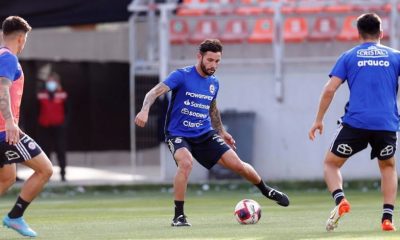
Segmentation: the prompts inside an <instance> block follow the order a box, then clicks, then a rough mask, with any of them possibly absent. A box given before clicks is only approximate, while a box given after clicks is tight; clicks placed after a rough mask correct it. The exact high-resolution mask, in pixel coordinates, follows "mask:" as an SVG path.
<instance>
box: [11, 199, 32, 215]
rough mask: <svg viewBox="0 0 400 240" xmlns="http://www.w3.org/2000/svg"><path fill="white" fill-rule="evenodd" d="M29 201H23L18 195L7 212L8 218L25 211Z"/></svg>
mask: <svg viewBox="0 0 400 240" xmlns="http://www.w3.org/2000/svg"><path fill="white" fill-rule="evenodd" d="M28 205H29V202H27V201H25V200H24V199H22V198H21V197H18V199H17V202H16V203H15V205H14V207H13V208H12V209H11V211H10V212H9V213H8V217H9V218H19V217H22V215H23V214H24V212H25V209H26V208H27V207H28Z"/></svg>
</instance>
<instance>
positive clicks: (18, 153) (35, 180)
mask: <svg viewBox="0 0 400 240" xmlns="http://www.w3.org/2000/svg"><path fill="white" fill-rule="evenodd" d="M2 147H7V148H8V150H7V151H6V157H7V158H9V159H11V160H12V161H15V162H20V163H23V164H24V165H26V166H27V167H29V168H31V169H32V170H33V171H34V173H33V174H32V175H31V176H30V177H29V178H28V179H27V180H26V181H25V183H24V185H23V186H22V188H21V193H20V195H19V196H18V199H17V201H16V203H15V205H14V207H13V208H12V209H11V211H10V212H9V213H8V214H7V215H6V216H5V217H4V218H3V225H4V226H6V227H9V228H12V229H14V230H15V231H17V232H18V233H20V234H21V235H23V236H29V237H36V236H37V233H36V232H35V231H33V230H32V229H31V228H30V227H29V226H28V224H26V222H25V220H24V218H23V214H24V212H25V210H26V209H27V207H28V206H29V204H30V203H31V202H32V200H33V199H34V198H35V197H36V196H37V195H38V194H39V192H40V191H41V190H42V189H43V186H44V185H45V184H46V183H47V181H48V180H49V178H50V177H51V175H52V173H53V168H52V165H51V162H50V160H49V159H48V158H47V156H46V155H45V154H44V153H43V151H42V150H41V148H40V147H39V146H38V145H37V144H36V142H35V141H33V139H31V138H30V137H29V136H27V135H22V136H21V139H20V141H19V142H18V143H17V144H15V145H6V146H4V145H3V146H2Z"/></svg>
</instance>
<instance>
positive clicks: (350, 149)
mask: <svg viewBox="0 0 400 240" xmlns="http://www.w3.org/2000/svg"><path fill="white" fill-rule="evenodd" d="M368 144H369V145H371V148H372V150H371V159H374V158H378V159H379V160H387V159H389V158H391V157H393V156H394V154H395V153H396V147H397V146H396V145H397V133H396V132H391V131H377V130H367V129H359V128H353V127H351V126H349V125H347V124H345V123H342V124H340V125H339V128H338V130H337V132H336V134H335V138H334V139H333V142H332V144H331V149H330V150H331V152H332V153H333V154H335V155H336V156H338V157H342V158H348V157H351V156H353V155H354V154H356V153H358V152H359V151H361V150H363V149H365V148H366V147H367V146H368Z"/></svg>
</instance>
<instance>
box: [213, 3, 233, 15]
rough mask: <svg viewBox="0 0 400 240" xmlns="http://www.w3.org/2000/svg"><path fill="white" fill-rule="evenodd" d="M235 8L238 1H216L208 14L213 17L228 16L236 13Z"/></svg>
mask: <svg viewBox="0 0 400 240" xmlns="http://www.w3.org/2000/svg"><path fill="white" fill-rule="evenodd" d="M235 7H236V0H214V1H213V2H212V5H211V7H210V8H209V9H208V10H207V13H208V14H211V15H228V14H232V13H233V12H234V10H235Z"/></svg>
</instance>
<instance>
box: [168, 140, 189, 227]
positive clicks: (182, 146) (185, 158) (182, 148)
mask: <svg viewBox="0 0 400 240" xmlns="http://www.w3.org/2000/svg"><path fill="white" fill-rule="evenodd" d="M168 147H169V150H170V151H171V153H172V156H173V157H174V159H175V163H176V166H177V170H176V174H175V177H174V183H173V185H174V204H175V214H174V218H173V220H172V223H171V226H173V227H181V226H191V224H190V223H188V222H187V220H186V215H185V213H184V204H185V195H186V189H187V184H188V181H189V176H190V173H191V171H192V168H193V156H192V154H191V153H190V151H189V149H190V145H189V143H188V142H187V141H186V140H185V139H184V138H181V137H177V138H171V139H168Z"/></svg>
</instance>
